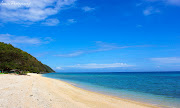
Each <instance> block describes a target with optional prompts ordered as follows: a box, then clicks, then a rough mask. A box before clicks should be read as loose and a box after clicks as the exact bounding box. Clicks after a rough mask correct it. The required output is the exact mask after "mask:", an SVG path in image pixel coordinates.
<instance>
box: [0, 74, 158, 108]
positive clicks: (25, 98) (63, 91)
mask: <svg viewBox="0 0 180 108" xmlns="http://www.w3.org/2000/svg"><path fill="white" fill-rule="evenodd" d="M0 108H156V107H155V106H151V105H148V104H144V103H139V102H134V101H130V100H125V99H120V98H116V97H113V96H108V95H103V94H99V93H94V92H90V91H87V90H83V89H80V88H77V87H74V86H72V85H70V84H68V83H66V82H63V81H60V80H55V79H50V78H45V77H42V76H41V75H37V74H30V76H19V75H0Z"/></svg>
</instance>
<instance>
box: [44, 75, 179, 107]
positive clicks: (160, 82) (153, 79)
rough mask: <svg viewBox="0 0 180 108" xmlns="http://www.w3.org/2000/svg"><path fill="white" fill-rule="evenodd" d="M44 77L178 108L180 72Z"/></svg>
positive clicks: (96, 90) (92, 89)
mask: <svg viewBox="0 0 180 108" xmlns="http://www.w3.org/2000/svg"><path fill="white" fill-rule="evenodd" d="M43 76H44V77H49V78H54V79H60V80H63V81H66V82H68V83H71V84H72V85H75V86H77V87H80V88H83V89H87V90H90V91H95V92H99V93H103V94H108V95H113V96H117V97H120V98H126V99H131V100H135V101H140V102H146V103H151V104H154V105H157V106H169V107H171V108H173V107H174V108H180V72H124V73H123V72H114V73H95V72H93V73H50V74H44V75H43Z"/></svg>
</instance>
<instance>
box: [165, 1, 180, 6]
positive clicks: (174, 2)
mask: <svg viewBox="0 0 180 108" xmlns="http://www.w3.org/2000/svg"><path fill="white" fill-rule="evenodd" d="M166 3H168V4H170V5H176V6H180V0H167V2H166Z"/></svg>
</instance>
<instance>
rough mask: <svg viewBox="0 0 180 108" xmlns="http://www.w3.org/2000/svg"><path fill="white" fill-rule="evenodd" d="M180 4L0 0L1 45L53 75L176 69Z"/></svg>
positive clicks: (166, 0) (163, 0)
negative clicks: (28, 56)
mask: <svg viewBox="0 0 180 108" xmlns="http://www.w3.org/2000/svg"><path fill="white" fill-rule="evenodd" d="M179 26H180V0H128V1H127V0H123V1H122V0H91V1H89V0H38V1H37V0H13V1H12V0H0V41H1V42H5V43H11V44H13V45H14V46H15V47H18V48H21V49H22V50H24V51H27V52H28V53H30V54H31V55H33V56H35V57H36V58H37V59H38V60H40V61H41V62H42V63H45V64H47V65H49V66H50V67H52V68H53V69H55V70H56V71H57V72H94V71H95V72H121V71H123V72H126V71H179V70H180V27H179Z"/></svg>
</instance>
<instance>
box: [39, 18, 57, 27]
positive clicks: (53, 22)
mask: <svg viewBox="0 0 180 108" xmlns="http://www.w3.org/2000/svg"><path fill="white" fill-rule="evenodd" d="M42 24H44V25H47V26H56V25H58V24H59V20H58V19H47V20H46V21H45V22H43V23H42Z"/></svg>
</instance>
